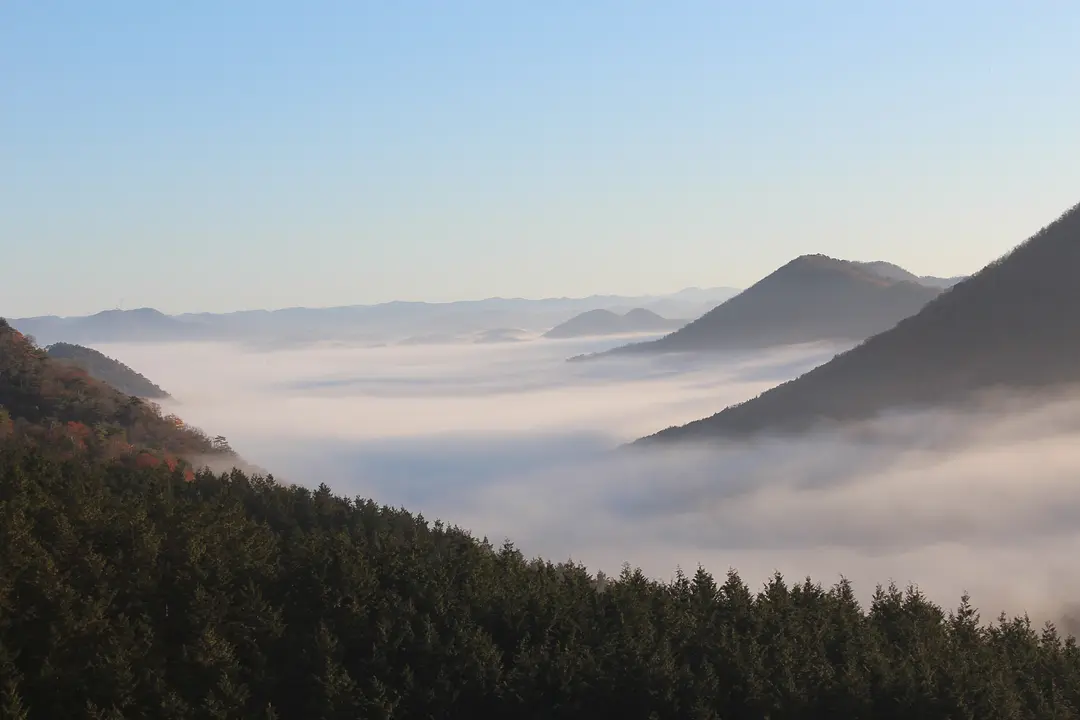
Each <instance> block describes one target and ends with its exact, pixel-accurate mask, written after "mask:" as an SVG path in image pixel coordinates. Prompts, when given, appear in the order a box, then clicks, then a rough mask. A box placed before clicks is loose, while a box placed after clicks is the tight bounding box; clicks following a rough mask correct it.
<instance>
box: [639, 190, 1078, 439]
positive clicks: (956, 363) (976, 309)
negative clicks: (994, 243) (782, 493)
mask: <svg viewBox="0 0 1080 720" xmlns="http://www.w3.org/2000/svg"><path fill="white" fill-rule="evenodd" d="M1078 309H1080V205H1077V206H1075V207H1073V208H1072V209H1070V210H1069V211H1067V212H1066V213H1064V214H1063V215H1062V216H1061V217H1060V218H1058V219H1057V220H1055V221H1054V222H1053V223H1051V224H1050V225H1048V226H1046V227H1045V228H1043V229H1042V230H1040V231H1039V232H1038V233H1037V234H1036V235H1035V236H1033V237H1032V238H1030V239H1029V240H1027V241H1026V242H1025V243H1023V244H1022V245H1020V246H1019V247H1017V248H1016V249H1015V250H1013V251H1012V252H1011V253H1010V254H1008V255H1006V256H1005V257H1003V258H1001V259H1000V260H997V261H995V262H993V263H991V264H990V265H989V266H987V267H986V268H984V269H983V270H982V271H980V272H979V273H977V274H976V275H974V276H972V277H970V278H968V279H967V280H964V281H963V282H961V283H959V284H958V285H955V286H954V287H952V288H951V289H949V290H948V291H946V292H945V293H944V294H942V295H941V296H940V297H939V298H937V299H936V300H935V301H934V302H932V303H930V304H929V305H927V306H926V307H925V308H923V310H922V311H921V312H919V313H918V314H916V315H914V316H913V317H910V318H907V319H906V320H904V321H902V322H900V323H899V324H898V325H897V326H896V327H895V328H893V329H891V330H889V331H887V332H883V333H881V334H879V335H876V336H874V337H872V338H870V339H869V340H867V341H866V342H864V343H862V344H861V345H859V346H858V347H856V348H854V349H852V350H850V351H848V352H846V353H843V354H841V355H838V356H837V357H836V358H834V359H833V360H832V361H830V362H828V363H825V364H824V365H821V366H819V367H817V368H815V369H814V370H811V371H810V372H808V373H806V374H805V375H802V376H801V377H799V378H797V379H795V380H792V381H791V382H788V383H784V384H783V385H780V386H778V387H775V388H773V389H771V390H769V391H767V392H765V393H763V394H761V395H760V396H758V397H757V398H754V399H753V400H750V401H748V402H745V403H742V404H740V405H734V406H732V407H729V408H727V409H726V410H724V411H723V412H720V413H718V414H716V415H713V416H712V417H709V418H706V419H704V420H699V421H697V422H694V423H690V424H689V425H685V426H682V427H678V428H669V429H668V430H665V431H662V432H660V433H657V434H656V435H653V436H651V437H649V438H644V439H643V441H648V442H652V441H671V440H698V439H701V440H708V439H716V438H724V437H731V436H740V435H747V434H751V433H759V432H768V431H783V432H788V431H800V430H804V429H806V428H809V427H811V426H813V425H814V424H816V423H819V422H821V421H834V422H836V421H839V422H843V421H850V420H860V419H866V418H870V417H873V416H875V415H877V414H879V413H881V412H883V411H885V410H889V409H895V408H904V407H934V406H940V405H942V404H948V403H955V402H960V401H964V400H966V399H968V398H971V397H972V395H973V394H974V393H977V392H978V391H982V390H989V389H993V388H1014V389H1022V390H1033V389H1039V388H1048V387H1053V386H1057V385H1064V384H1069V383H1075V382H1078V381H1080V321H1078V319H1077V310H1078ZM639 442H641V441H639Z"/></svg>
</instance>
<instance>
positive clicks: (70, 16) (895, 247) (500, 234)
mask: <svg viewBox="0 0 1080 720" xmlns="http://www.w3.org/2000/svg"><path fill="white" fill-rule="evenodd" d="M1078 38H1080V3H1077V2H1075V1H1074V0H1061V1H1060V2H1045V1H1043V2H1040V1H1038V0H1029V1H1027V2H1024V1H1022V0H1016V1H1014V2H1000V1H997V2H995V1H994V0H988V1H983V2H974V1H968V0H964V1H961V0H952V1H944V0H903V1H900V0H897V1H895V2H885V1H884V0H880V1H875V0H849V1H840V0H835V1H829V0H821V1H819V2H807V1H806V0H776V1H773V2H767V1H764V0H763V1H762V2H737V3H736V2H722V1H721V0H702V1H701V2H678V1H674V0H672V1H669V2H657V1H655V0H649V1H648V2H644V1H642V2H635V1H632V0H617V1H616V0H546V1H545V2H516V1H514V0H489V1H484V2H480V1H478V0H477V1H471V0H454V1H453V2H443V1H441V0H440V1H435V0H432V1H430V2H419V1H409V0H393V1H392V2H381V1H376V0H351V1H342V2H318V1H316V0H313V1H312V2H304V3H300V2H292V3H283V2H274V1H272V0H261V1H260V2H249V1H247V0H228V1H223V0H213V1H209V0H203V1H187V2H170V3H166V2H146V1H139V2H136V1H135V0H131V1H129V2H117V1H110V0H95V1H90V0H67V1H62V0H56V1H52V2H50V1H49V0H3V1H2V2H0V253H2V254H0V258H2V259H0V270H2V271H3V272H2V278H3V279H2V280H0V315H8V316H12V317H16V316H22V315H29V314H44V313H58V314H81V313H88V312H94V311H97V310H100V309H103V308H108V307H113V306H115V305H117V303H119V302H120V301H121V299H122V300H123V302H124V306H125V307H137V306H153V307H157V308H160V309H162V310H165V311H167V312H181V311H189V310H190V311H197V310H230V309H240V308H256V307H282V306H291V305H309V306H318V305H334V304H352V303H364V302H377V301H383V300H389V299H418V300H447V299H456V298H473V297H486V296H492V295H504V296H526V297H538V296H551V295H587V294H592V293H641V292H663V291H669V290H675V289H678V288H680V287H684V286H689V285H701V286H707V285H708V286H711V285H736V286H745V285H748V284H750V283H752V282H754V281H755V280H757V279H758V278H760V277H761V276H763V275H764V274H766V273H768V272H770V271H771V270H773V269H774V268H775V267H777V266H779V265H781V264H783V263H784V262H786V261H787V260H789V259H790V258H792V257H793V256H795V255H798V254H801V253H807V252H823V253H826V254H830V255H835V256H839V257H845V258H850V259H887V260H891V261H894V262H898V263H900V264H902V265H905V266H907V267H909V268H910V269H912V270H914V271H917V272H920V273H933V274H942V275H950V274H958V273H965V272H969V271H972V270H975V269H977V268H978V267H980V266H981V265H982V264H984V263H985V262H987V261H988V260H990V259H992V258H994V257H996V256H997V255H999V254H1001V253H1002V252H1004V251H1006V250H1007V249H1008V248H1010V247H1011V246H1013V245H1014V244H1016V243H1017V242H1019V241H1020V240H1022V239H1023V238H1024V237H1026V236H1027V235H1029V234H1031V233H1032V232H1033V231H1035V230H1037V229H1038V228H1039V227H1040V226H1041V225H1043V224H1045V223H1046V222H1048V221H1050V220H1051V219H1053V217H1055V216H1056V215H1057V214H1058V213H1059V212H1061V211H1063V210H1064V209H1066V207H1068V206H1070V205H1072V204H1074V203H1075V202H1077V201H1080V134H1078V128H1080V92H1078V88H1080V49H1078V45H1077V42H1078Z"/></svg>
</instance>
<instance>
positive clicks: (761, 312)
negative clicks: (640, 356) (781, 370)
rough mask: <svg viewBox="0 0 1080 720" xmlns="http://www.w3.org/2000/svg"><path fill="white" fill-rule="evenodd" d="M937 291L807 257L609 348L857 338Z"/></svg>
mask: <svg viewBox="0 0 1080 720" xmlns="http://www.w3.org/2000/svg"><path fill="white" fill-rule="evenodd" d="M939 292H940V289H938V288H932V287H927V286H925V285H922V284H919V283H915V282H905V281H902V280H894V279H891V278H887V277H884V276H883V275H881V274H879V273H877V272H874V271H872V270H870V269H868V268H866V267H863V266H862V265H861V264H859V263H854V262H848V261H845V260H836V259H834V258H830V257H826V256H824V255H804V256H802V257H798V258H796V259H794V260H792V261H791V262H789V263H788V264H787V265H784V266H783V267H782V268H780V269H779V270H777V271H776V272H774V273H772V274H771V275H769V276H768V277H766V278H764V279H763V280H760V281H758V282H757V283H756V284H754V285H753V286H751V287H749V288H747V289H746V290H744V291H743V292H741V293H739V294H738V295H736V296H735V297H733V298H731V299H730V300H728V301H727V302H725V303H723V304H722V305H719V306H717V307H716V308H714V309H713V310H711V311H709V312H707V313H705V314H704V315H702V316H701V317H700V318H698V319H697V320H695V321H693V322H692V323H690V324H688V325H686V326H684V327H682V328H679V329H678V330H676V331H675V332H673V333H671V334H670V335H667V336H665V337H663V338H660V339H659V340H653V341H651V342H644V343H636V344H633V345H626V346H623V347H620V348H615V349H614V350H611V351H609V353H615V354H625V353H663V352H688V351H702V350H741V349H753V348H762V347H770V346H775V345H791V344H796V343H807V342H819V341H823V340H861V339H863V338H866V337H869V336H870V335H873V334H874V333H877V332H881V331H882V330H885V329H888V328H890V327H892V326H893V325H895V324H896V323H897V322H899V321H900V320H902V319H903V318H906V317H908V316H909V315H913V314H915V313H916V312H918V311H919V310H920V309H921V308H922V307H923V306H924V305H926V303H927V302H929V301H930V300H932V299H933V298H935V297H936V296H937V295H938V293H939Z"/></svg>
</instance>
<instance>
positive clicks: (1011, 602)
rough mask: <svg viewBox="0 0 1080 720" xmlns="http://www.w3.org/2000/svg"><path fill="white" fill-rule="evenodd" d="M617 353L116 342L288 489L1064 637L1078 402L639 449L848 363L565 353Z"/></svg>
mask: <svg viewBox="0 0 1080 720" xmlns="http://www.w3.org/2000/svg"><path fill="white" fill-rule="evenodd" d="M617 342H619V341H618V340H612V339H608V340H605V341H597V340H588V341H546V340H531V341H526V342H519V343H510V344H498V345H476V344H442V345H416V346H386V347H376V348H372V347H361V346H349V345H346V344H333V345H329V344H328V345H309V346H305V347H293V348H290V349H285V350H278V351H274V352H257V351H254V350H252V349H251V348H242V347H240V346H234V345H228V344H219V343H187V344H145V343H140V344H124V345H101V346H98V349H100V350H101V351H102V352H105V353H106V354H108V355H110V356H112V357H115V358H118V359H120V360H121V361H123V362H125V363H127V364H129V365H131V366H132V367H137V368H139V370H140V371H141V372H143V373H144V374H146V375H147V376H148V377H151V378H153V379H154V380H155V382H158V383H160V384H161V385H162V386H163V387H167V388H168V389H169V390H170V392H171V393H172V395H173V397H174V398H175V401H174V402H171V403H166V404H165V409H166V410H170V411H175V412H177V413H178V414H180V415H181V416H182V417H183V418H184V419H185V420H186V421H188V422H189V423H191V424H194V425H198V426H200V427H202V428H204V429H206V430H207V431H208V432H211V433H212V434H218V433H220V434H223V435H226V436H227V437H228V439H229V441H230V443H231V444H232V446H233V447H234V448H235V449H236V450H237V451H238V452H239V453H240V454H241V456H243V457H244V458H245V459H246V460H248V461H250V462H252V463H254V464H255V465H257V466H259V467H263V468H266V469H267V470H269V471H270V472H272V473H273V474H274V475H275V476H276V477H278V478H279V479H281V480H285V481H289V482H297V483H300V484H303V485H307V486H311V487H314V486H316V485H318V484H320V483H326V484H327V485H329V486H330V487H331V488H332V489H333V490H334V491H335V492H337V493H339V494H343V495H349V496H357V495H360V496H364V497H371V498H374V499H375V500H377V501H378V502H380V503H383V504H388V505H395V506H404V507H407V508H409V509H410V510H412V511H417V512H422V513H423V514H424V515H425V516H426V517H427V518H428V519H431V520H434V519H436V518H439V519H442V520H443V521H445V522H447V523H450V524H454V525H458V526H461V527H464V528H467V529H469V530H470V531H471V532H472V533H473V534H474V535H476V536H478V537H481V536H486V537H488V538H489V539H490V540H491V541H492V542H495V543H499V542H501V541H502V540H503V539H510V540H512V541H513V542H514V543H515V544H516V545H517V546H518V547H520V548H521V549H522V550H523V551H524V552H526V553H527V554H530V555H541V556H544V557H547V558H550V559H553V560H563V559H573V560H574V561H577V562H581V563H584V564H586V565H587V566H588V567H589V568H590V569H592V570H603V571H605V572H608V573H613V572H618V570H619V569H620V567H621V565H622V564H623V563H624V562H629V563H631V564H632V565H634V566H640V567H641V568H642V569H643V570H644V571H645V572H647V573H649V574H651V575H654V576H657V577H661V578H670V577H671V576H672V574H673V573H674V571H675V569H676V568H677V567H681V568H683V569H684V570H687V571H692V570H693V569H694V568H695V567H696V566H697V565H699V564H700V565H704V566H705V567H706V568H707V569H709V570H711V571H712V572H713V573H714V574H721V573H723V572H724V571H726V570H727V569H728V568H735V569H736V570H738V571H739V573H740V574H741V576H742V577H743V578H744V579H745V580H747V582H749V583H750V584H751V585H759V584H760V583H762V582H764V581H765V580H767V579H768V577H769V576H770V575H771V574H772V573H773V572H774V571H780V572H781V573H783V574H784V575H785V576H786V577H788V578H789V579H791V580H798V579H801V578H803V577H805V576H807V575H810V576H812V577H813V579H814V580H816V581H820V582H823V583H825V584H831V583H833V582H835V581H837V580H839V579H840V578H841V577H846V578H847V579H849V580H852V581H853V582H854V583H855V587H856V590H857V592H858V594H859V595H860V597H861V598H863V599H867V598H868V597H869V595H870V594H871V593H872V592H873V590H874V587H875V585H876V584H878V583H882V584H885V583H889V582H895V583H896V584H897V585H900V586H905V585H907V584H909V583H914V584H917V585H918V586H919V587H920V588H921V589H922V590H923V591H924V592H926V593H927V594H928V595H929V596H930V597H931V598H932V599H933V600H935V601H936V602H939V603H941V604H943V605H945V606H951V605H954V604H955V603H956V601H957V600H958V598H959V597H960V595H961V594H962V593H963V592H965V591H967V592H970V593H971V595H972V597H973V601H974V602H975V603H976V604H977V605H978V606H980V607H981V608H982V609H983V610H984V613H986V614H987V615H990V616H992V615H996V613H997V612H998V611H1001V610H1005V611H1008V612H1010V613H1023V612H1027V613H1029V614H1030V615H1031V616H1032V618H1033V619H1053V620H1060V619H1061V618H1062V617H1063V616H1065V615H1068V614H1071V607H1072V601H1073V600H1075V599H1076V598H1078V597H1080V587H1078V585H1080V580H1076V579H1075V578H1076V577H1077V573H1076V570H1078V569H1080V559H1077V558H1080V486H1078V485H1077V483H1076V478H1077V477H1080V449H1077V447H1076V441H1077V437H1076V435H1077V432H1078V431H1080V400H1078V399H1075V398H1073V397H1072V396H1070V395H1065V396H1062V395H1060V394H1059V395H1058V396H1057V397H1056V398H1054V399H1053V401H1049V400H1046V399H1043V400H1042V401H1036V400H1035V399H1032V398H1024V397H1021V398H1017V397H1015V396H1014V397H1009V398H1004V397H995V398H988V399H986V400H985V401H984V402H982V403H981V404H980V405H979V406H977V407H974V408H969V409H968V410H967V411H965V412H949V413H946V412H936V413H921V414H897V415H894V416H891V417H887V418H881V419H879V420H876V421H873V422H870V423H865V424H862V425H860V426H856V427H849V428H847V429H844V430H833V431H828V432H819V433H816V434H810V435H804V436H800V437H796V438H790V437H788V438H781V437H773V438H764V439H760V440H754V441H743V442H739V443H729V444H719V445H712V446H709V447H702V446H697V447H677V448H674V449H664V450H651V449H650V450H647V451H646V450H637V449H628V448H625V447H622V445H623V444H624V443H627V442H629V441H631V440H633V439H635V438H637V437H640V436H642V435H645V434H648V433H651V432H654V431H656V430H659V429H661V428H663V427H666V426H668V425H674V424H680V423H685V422H687V421H690V420H694V419H697V418H700V417H705V416H707V415H710V414H712V413H714V412H716V411H718V410H720V409H721V408H723V407H725V406H727V405H729V404H731V403H736V402H740V401H743V400H746V399H748V398H751V397H753V396H755V395H756V394H758V393H759V392H761V391H763V390H765V389H767V388H769V387H772V386H774V385H776V384H778V383H780V382H783V381H785V380H788V379H790V378H793V377H795V376H797V375H799V374H801V373H803V372H805V371H806V370H809V369H810V368H812V367H814V366H816V365H818V364H821V363H823V362H825V361H827V360H828V359H830V358H831V357H832V356H833V355H834V354H835V353H836V352H839V351H841V350H843V349H846V347H845V346H835V345H826V344H816V345H803V346H792V347H787V348H780V349H775V350H771V351H764V352H757V353H741V354H739V353H728V354H701V355H687V354H675V355H663V356H654V357H638V356H633V357H613V358H610V359H605V360H604V361H598V362H591V363H567V362H565V358H567V357H569V356H572V355H575V354H579V353H583V352H595V351H598V350H603V349H607V348H608V347H611V346H613V345H614V344H616V343H617ZM1077 397H1080V396H1077Z"/></svg>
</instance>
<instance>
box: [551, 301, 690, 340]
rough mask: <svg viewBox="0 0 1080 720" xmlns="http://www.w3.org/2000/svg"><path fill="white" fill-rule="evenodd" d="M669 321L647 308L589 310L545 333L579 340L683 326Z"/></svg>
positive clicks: (674, 321) (681, 322) (679, 322)
mask: <svg viewBox="0 0 1080 720" xmlns="http://www.w3.org/2000/svg"><path fill="white" fill-rule="evenodd" d="M683 322H684V321H682V320H669V319H668V318H665V317H661V316H660V315H657V314H656V313H654V312H653V311H651V310H646V309H645V308H634V309H633V310H630V311H628V312H626V313H625V314H623V315H620V314H618V313H616V312H612V311H611V310H589V311H588V312H583V313H581V314H580V315H575V316H574V317H572V318H570V319H569V320H567V321H566V322H564V323H561V324H559V325H556V326H555V327H553V328H551V329H550V330H548V331H547V332H546V333H544V337H546V338H577V337H588V336H593V335H618V334H622V333H635V332H659V331H662V330H670V329H671V328H675V327H679V326H680V325H682V324H683Z"/></svg>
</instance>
